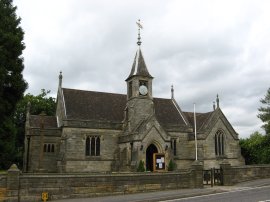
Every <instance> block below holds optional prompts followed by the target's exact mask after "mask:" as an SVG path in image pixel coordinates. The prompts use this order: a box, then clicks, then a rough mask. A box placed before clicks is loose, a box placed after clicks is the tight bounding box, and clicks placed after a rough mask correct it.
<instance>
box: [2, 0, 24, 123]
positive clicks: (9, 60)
mask: <svg viewBox="0 0 270 202" xmlns="http://www.w3.org/2000/svg"><path fill="white" fill-rule="evenodd" d="M15 11H16V7H14V6H13V5H12V0H0V114H1V116H0V123H1V122H2V121H4V120H5V119H8V118H9V117H10V116H12V115H13V112H14V110H15V107H16V104H17V102H18V101H19V100H20V99H21V98H22V97H23V93H24V91H25V90H26V88H27V83H26V82H25V80H24V79H23V75H22V71H23V69H24V65H23V58H22V57H21V55H22V51H23V50H24V48H25V46H24V43H23V36H24V33H23V30H22V29H21V27H19V25H20V21H21V20H20V18H17V16H16V13H15Z"/></svg>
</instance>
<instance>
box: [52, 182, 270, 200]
mask: <svg viewBox="0 0 270 202" xmlns="http://www.w3.org/2000/svg"><path fill="white" fill-rule="evenodd" d="M269 185H270V178H268V179H258V180H253V181H248V182H243V183H239V184H236V185H234V186H214V187H211V186H205V187H204V188H202V189H178V190H167V191H158V192H147V193H137V194H125V195H113V196H102V197H95V198H79V199H61V200H56V201H55V202H64V201H65V202H78V201H80V202H126V201H128V202H142V201H144V202H145V201H148V202H154V201H163V200H170V199H176V198H187V197H194V196H203V195H209V194H216V193H222V192H231V191H239V190H245V189H249V188H254V187H263V186H269Z"/></svg>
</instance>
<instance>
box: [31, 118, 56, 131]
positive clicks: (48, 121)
mask: <svg viewBox="0 0 270 202" xmlns="http://www.w3.org/2000/svg"><path fill="white" fill-rule="evenodd" d="M42 119H43V123H44V128H57V121H56V117H55V116H40V115H30V117H29V122H30V126H31V127H35V128H40V127H41V122H42Z"/></svg>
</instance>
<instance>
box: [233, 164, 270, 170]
mask: <svg viewBox="0 0 270 202" xmlns="http://www.w3.org/2000/svg"><path fill="white" fill-rule="evenodd" d="M231 168H233V169H249V168H270V164H256V165H244V166H232V167H231Z"/></svg>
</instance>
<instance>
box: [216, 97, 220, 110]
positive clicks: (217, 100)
mask: <svg viewBox="0 0 270 202" xmlns="http://www.w3.org/2000/svg"><path fill="white" fill-rule="evenodd" d="M216 102H217V108H219V97H218V94H217V98H216Z"/></svg>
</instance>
